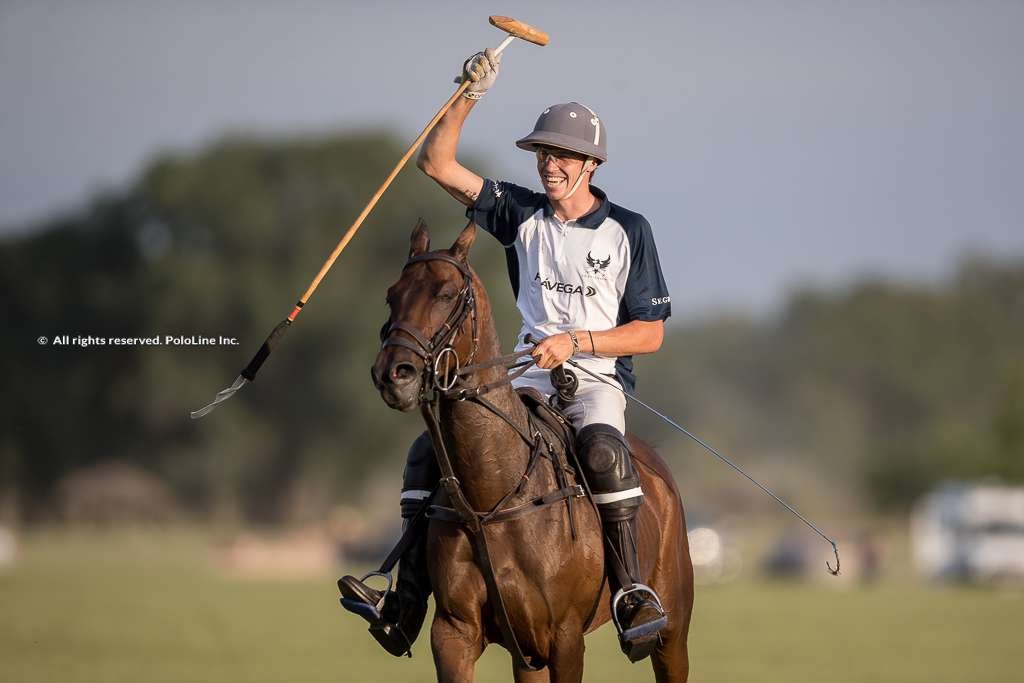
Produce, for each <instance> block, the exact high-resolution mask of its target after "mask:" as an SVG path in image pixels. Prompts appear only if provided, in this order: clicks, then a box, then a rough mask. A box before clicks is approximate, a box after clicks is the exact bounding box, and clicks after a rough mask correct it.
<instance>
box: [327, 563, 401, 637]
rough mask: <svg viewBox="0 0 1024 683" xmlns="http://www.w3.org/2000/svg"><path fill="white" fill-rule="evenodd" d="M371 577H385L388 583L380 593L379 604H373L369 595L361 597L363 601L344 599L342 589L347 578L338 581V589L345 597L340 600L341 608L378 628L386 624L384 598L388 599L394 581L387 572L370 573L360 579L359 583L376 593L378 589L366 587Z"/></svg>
mask: <svg viewBox="0 0 1024 683" xmlns="http://www.w3.org/2000/svg"><path fill="white" fill-rule="evenodd" d="M371 576H380V577H383V578H384V579H385V580H387V582H388V585H387V586H385V588H384V590H382V591H380V600H378V601H377V602H371V600H372V598H371V597H370V596H369V595H366V596H360V597H361V598H362V599H358V598H347V597H344V594H345V591H344V589H343V588H342V581H344V579H345V577H342V578H340V579H338V589H339V590H341V591H342V596H343V597H341V598H339V602H341V606H342V607H344V608H345V609H347V610H348V611H349V612H353V613H355V614H358V615H359V616H361V617H362V618H363V619H366V620H367V621H368V622H370V626H376V625H378V624H382V623H383V622H384V617H383V616H382V615H381V611H382V610H383V609H384V598H386V597H387V594H388V593H390V592H391V586H392V583H393V580H392V578H391V574H388V573H385V572H370V573H369V574H365V575H363V577H362V578H361V579H359V583H360V584H363V585H364V586H365V587H366V588H368V589H369V590H372V591H374V592H377V589H375V588H370V587H369V586H366V585H365V584H366V580H367V579H368V578H370V577H371ZM346 585H347V584H346Z"/></svg>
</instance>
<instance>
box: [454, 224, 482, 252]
mask: <svg viewBox="0 0 1024 683" xmlns="http://www.w3.org/2000/svg"><path fill="white" fill-rule="evenodd" d="M475 239H476V223H470V224H469V225H467V226H466V227H465V228H463V229H462V232H461V233H459V238H458V239H457V240H455V244H453V245H452V248H451V249H450V251H451V253H452V256H454V257H455V258H457V259H459V260H460V261H465V260H467V259H468V258H469V248H470V247H472V246H473V240H475Z"/></svg>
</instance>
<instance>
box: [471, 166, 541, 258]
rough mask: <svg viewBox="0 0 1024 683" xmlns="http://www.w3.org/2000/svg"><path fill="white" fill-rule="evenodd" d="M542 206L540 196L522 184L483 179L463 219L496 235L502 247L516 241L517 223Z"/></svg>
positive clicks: (519, 223)
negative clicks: (521, 185)
mask: <svg viewBox="0 0 1024 683" xmlns="http://www.w3.org/2000/svg"><path fill="white" fill-rule="evenodd" d="M543 206H544V195H543V194H540V193H538V192H534V191H532V190H529V189H527V188H525V187H520V186H519V185H514V184H512V183H506V182H501V181H498V182H495V181H493V180H490V179H489V178H485V179H484V186H483V189H482V190H480V196H479V197H477V199H476V202H475V203H474V204H473V206H471V207H469V208H468V209H466V218H469V219H471V220H472V221H473V222H474V223H476V224H477V225H479V226H480V227H481V228H483V229H484V230H486V231H487V232H489V233H491V234H492V235H494V236H495V237H497V238H498V241H499V242H501V244H502V246H505V247H510V246H512V245H513V244H514V243H515V241H516V236H517V234H518V232H519V226H520V225H522V224H523V223H524V222H525V221H526V219H527V218H529V217H530V216H532V215H533V214H535V213H537V211H538V210H539V209H540V208H541V207H543Z"/></svg>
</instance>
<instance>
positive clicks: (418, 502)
mask: <svg viewBox="0 0 1024 683" xmlns="http://www.w3.org/2000/svg"><path fill="white" fill-rule="evenodd" d="M440 479H441V470H440V469H439V468H438V466H437V459H436V458H435V457H434V444H433V443H431V441H430V434H428V433H427V432H423V433H422V434H420V435H419V436H418V437H417V438H416V440H415V441H413V442H412V446H410V447H409V456H408V458H407V459H406V461H405V472H404V474H403V476H402V500H401V507H402V518H403V519H409V518H411V517H414V516H416V513H417V512H419V510H420V508H421V507H422V506H423V501H425V500H426V499H427V496H429V495H430V492H431V491H433V490H434V488H435V487H436V486H437V482H438V481H440Z"/></svg>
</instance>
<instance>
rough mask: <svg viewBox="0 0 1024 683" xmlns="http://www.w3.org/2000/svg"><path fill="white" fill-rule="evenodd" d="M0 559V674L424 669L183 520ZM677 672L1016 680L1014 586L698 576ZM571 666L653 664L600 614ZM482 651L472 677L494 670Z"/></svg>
mask: <svg viewBox="0 0 1024 683" xmlns="http://www.w3.org/2000/svg"><path fill="white" fill-rule="evenodd" d="M22 550H23V552H22V556H21V558H20V561H19V563H18V564H16V565H14V566H13V567H8V568H6V569H0V681H11V682H17V683H34V682H36V681H47V682H50V681H61V682H62V683H77V682H78V681H90V682H102V683H117V682H119V681H124V682H129V681H130V682H131V683H150V682H151V683H162V682H164V681H166V682H168V683H170V682H172V681H173V682H174V683H183V682H188V681H215V682H217V683H228V682H234V681H238V682H246V683H249V682H252V683H256V682H262V681H268V682H269V681H274V682H279V681H303V682H310V683H311V682H314V681H331V682H337V681H394V682H396V683H397V682H398V681H424V682H426V681H433V680H434V676H433V668H432V664H431V658H430V654H429V649H428V646H427V640H426V639H424V640H422V641H421V642H420V643H418V644H417V646H416V647H415V648H414V651H415V654H416V657H415V658H414V659H412V660H409V659H395V658H392V657H390V656H389V655H387V654H385V653H384V652H383V651H382V650H379V649H378V648H377V646H376V644H375V643H374V642H373V641H372V640H371V639H370V637H369V636H368V635H367V634H366V633H365V631H364V629H363V628H362V627H361V626H360V622H359V620H358V619H356V618H354V617H352V616H351V615H348V614H347V613H344V612H343V611H342V610H341V608H340V607H339V606H338V604H337V589H336V588H335V586H334V579H335V578H336V577H335V576H334V575H333V574H332V575H326V576H323V577H320V578H316V579H302V580H269V579H260V580H255V579H239V578H232V577H229V576H227V575H224V574H223V573H221V572H220V571H218V570H217V569H216V568H215V567H214V566H213V564H212V563H211V562H210V560H209V551H208V543H207V539H205V538H204V537H203V536H201V535H199V534H195V533H181V534H178V533H166V532H165V533H162V534H159V535H155V536H154V535H142V534H125V533H117V534H110V535H97V534H89V535H86V534H73V535H69V534H47V535H42V536H36V537H30V538H29V539H28V542H27V543H26V546H25V547H24V548H23V549H22ZM690 645H691V649H690V652H691V660H692V675H691V680H692V681H697V682H700V681H728V682H730V683H741V682H743V681H759V682H761V681H785V682H802V681H807V682H809V683H810V682H813V683H845V682H847V681H850V682H852V681H857V682H858V683H861V682H865V681H871V682H881V681H894V682H895V681H900V682H914V681H922V682H924V681H929V682H931V683H936V682H941V681H971V682H972V683H987V682H992V683H995V682H1000V683H1004V682H1005V683H1009V682H1011V681H1021V680H1024V655H1022V654H1021V651H1022V649H1024V596H1022V595H1021V594H1020V593H1008V592H1005V591H991V590H979V589H966V588H940V587H927V586H920V585H915V584H912V583H908V582H897V583H893V584H881V585H879V586H877V587H874V588H868V589H865V588H851V589H844V590H836V589H833V588H827V587H824V586H822V585H819V584H814V585H785V584H783V585H775V584H766V583H754V582H740V583H735V584H730V585H726V586H718V587H712V588H698V594H697V605H696V608H695V611H694V619H693V626H692V628H691V638H690ZM587 646H588V654H587V673H586V680H587V681H593V682H595V683H597V682H601V681H608V682H611V681H616V682H618V681H633V680H635V681H647V680H653V677H652V676H651V674H650V669H649V666H648V665H646V664H638V665H630V664H629V663H628V662H626V660H625V658H624V657H623V656H622V655H621V654H620V653H619V652H618V649H617V646H616V643H615V639H614V634H613V632H612V631H611V629H610V628H609V627H605V628H603V629H602V630H601V631H599V632H598V633H596V634H594V635H592V636H590V637H589V638H588V641H587ZM508 662H509V659H508V655H507V654H506V653H505V652H504V651H503V650H501V649H500V648H497V647H492V648H490V649H489V650H488V652H487V653H486V654H485V656H484V658H483V659H482V660H481V663H480V665H479V667H478V677H477V680H480V681H499V680H502V681H504V680H510V675H509V667H510V665H509V663H508Z"/></svg>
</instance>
